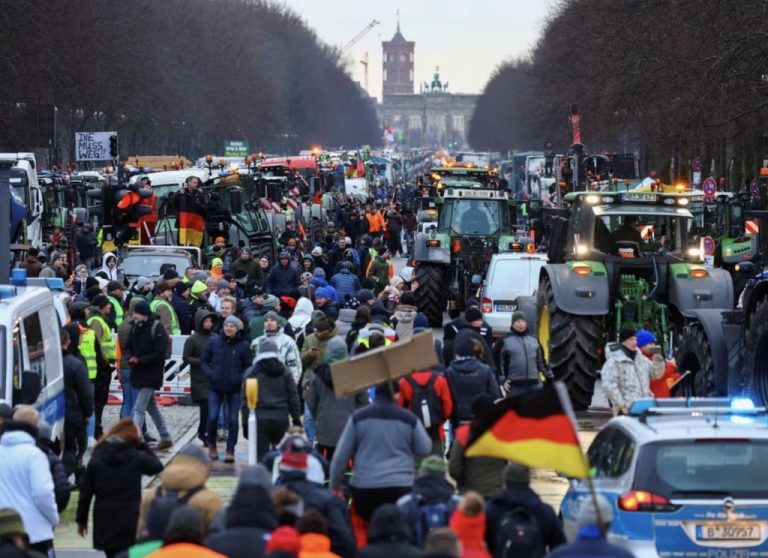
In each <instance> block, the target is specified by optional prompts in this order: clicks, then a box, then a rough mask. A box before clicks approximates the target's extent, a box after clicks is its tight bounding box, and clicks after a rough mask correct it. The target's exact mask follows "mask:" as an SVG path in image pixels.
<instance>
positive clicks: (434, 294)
mask: <svg viewBox="0 0 768 558" xmlns="http://www.w3.org/2000/svg"><path fill="white" fill-rule="evenodd" d="M444 277H445V272H444V270H443V268H442V267H440V266H436V265H429V264H421V265H419V266H418V267H417V268H416V280H417V281H418V282H419V288H418V289H416V293H415V294H416V303H417V304H418V307H419V311H421V312H424V314H426V316H427V319H428V320H429V325H430V326H431V327H442V325H443V311H444V310H445V306H446V304H447V303H448V294H447V292H446V288H445V280H444Z"/></svg>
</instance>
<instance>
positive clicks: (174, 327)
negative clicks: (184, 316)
mask: <svg viewBox="0 0 768 558" xmlns="http://www.w3.org/2000/svg"><path fill="white" fill-rule="evenodd" d="M172 298H173V287H171V285H170V284H169V283H166V282H165V281H160V282H159V283H158V284H157V285H156V286H155V297H154V298H153V299H152V302H151V303H150V305H149V309H150V310H152V312H154V313H155V314H156V315H157V317H158V319H159V320H160V323H161V324H163V327H164V328H165V331H167V332H168V333H170V334H171V335H181V325H180V322H179V317H178V316H177V315H176V310H174V308H173V304H171V299H172Z"/></svg>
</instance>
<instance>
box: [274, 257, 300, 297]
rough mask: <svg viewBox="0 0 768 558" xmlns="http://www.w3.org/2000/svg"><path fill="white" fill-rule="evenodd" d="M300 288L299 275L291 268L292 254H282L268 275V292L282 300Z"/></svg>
mask: <svg viewBox="0 0 768 558" xmlns="http://www.w3.org/2000/svg"><path fill="white" fill-rule="evenodd" d="M298 288H299V275H298V273H296V270H295V269H294V268H293V266H291V254H290V253H288V252H287V251H285V250H284V251H282V252H280V258H279V259H278V262H277V263H276V264H275V265H274V266H273V267H272V269H270V270H269V275H267V291H268V292H269V293H270V294H272V295H274V296H276V297H278V298H280V297H281V296H283V295H288V294H290V293H291V291H292V290H294V289H298Z"/></svg>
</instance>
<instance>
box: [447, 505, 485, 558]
mask: <svg viewBox="0 0 768 558" xmlns="http://www.w3.org/2000/svg"><path fill="white" fill-rule="evenodd" d="M449 525H450V528H451V529H452V530H453V532H454V533H456V535H458V537H459V540H460V541H461V548H462V553H461V558H491V555H490V553H489V552H488V546H487V545H486V544H485V500H483V497H482V496H480V494H478V493H477V492H473V491H469V492H466V493H465V494H464V496H463V497H462V498H461V501H460V502H459V507H458V508H456V509H455V510H454V512H453V515H451V521H450V524H449Z"/></svg>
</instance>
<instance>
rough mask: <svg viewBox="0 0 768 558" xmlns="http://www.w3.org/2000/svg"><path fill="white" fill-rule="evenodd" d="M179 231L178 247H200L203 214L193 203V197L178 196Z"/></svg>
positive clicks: (203, 230) (203, 229) (203, 226)
mask: <svg viewBox="0 0 768 558" xmlns="http://www.w3.org/2000/svg"><path fill="white" fill-rule="evenodd" d="M177 221H178V223H177V225H178V229H179V245H181V246H202V245H203V233H204V232H205V214H204V213H202V212H201V211H200V208H199V207H198V205H197V204H196V203H195V201H194V199H193V196H191V195H186V194H182V195H180V196H179V214H178V217H177Z"/></svg>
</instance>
